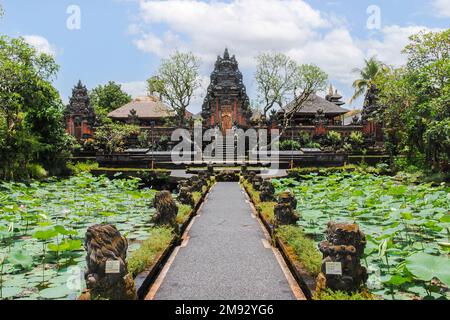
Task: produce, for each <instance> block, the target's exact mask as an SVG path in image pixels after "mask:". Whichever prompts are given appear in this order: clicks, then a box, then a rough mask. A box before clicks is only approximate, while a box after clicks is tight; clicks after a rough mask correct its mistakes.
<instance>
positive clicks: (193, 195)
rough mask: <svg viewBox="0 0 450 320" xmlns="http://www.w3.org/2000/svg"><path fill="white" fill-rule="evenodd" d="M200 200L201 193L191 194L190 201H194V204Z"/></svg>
mask: <svg viewBox="0 0 450 320" xmlns="http://www.w3.org/2000/svg"><path fill="white" fill-rule="evenodd" d="M201 198H202V193H201V192H192V199H194V203H195V204H197V203H198V202H199V201H200V199H201Z"/></svg>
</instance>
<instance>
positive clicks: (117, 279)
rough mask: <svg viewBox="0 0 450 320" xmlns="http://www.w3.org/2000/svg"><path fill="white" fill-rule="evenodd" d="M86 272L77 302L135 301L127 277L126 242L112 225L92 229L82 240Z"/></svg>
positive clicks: (133, 291)
mask: <svg viewBox="0 0 450 320" xmlns="http://www.w3.org/2000/svg"><path fill="white" fill-rule="evenodd" d="M84 248H85V250H86V252H87V254H86V264H87V271H86V272H85V279H86V286H87V289H88V291H87V292H85V293H84V294H83V295H82V296H81V297H80V300H97V299H107V300H136V299H137V294H136V288H135V285H134V280H133V277H132V276H131V275H130V274H129V273H128V265H127V261H126V258H127V249H128V241H127V239H126V238H125V237H123V236H122V235H121V234H120V232H119V231H118V230H117V229H116V227H115V226H113V225H107V224H106V225H94V226H92V227H90V228H89V229H88V230H87V232H86V236H85V240H84Z"/></svg>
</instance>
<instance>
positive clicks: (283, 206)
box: [275, 191, 299, 227]
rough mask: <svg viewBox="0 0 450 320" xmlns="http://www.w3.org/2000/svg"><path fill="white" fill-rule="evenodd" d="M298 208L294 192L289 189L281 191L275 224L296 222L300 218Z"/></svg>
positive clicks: (276, 207)
mask: <svg viewBox="0 0 450 320" xmlns="http://www.w3.org/2000/svg"><path fill="white" fill-rule="evenodd" d="M296 208H297V200H296V199H295V197H294V196H293V195H292V193H291V192H289V191H285V192H283V193H281V194H280V195H279V196H278V203H277V204H276V206H275V226H276V227H277V226H280V225H289V224H296V223H297V221H298V219H299V216H298V214H297V212H296V211H295V210H296Z"/></svg>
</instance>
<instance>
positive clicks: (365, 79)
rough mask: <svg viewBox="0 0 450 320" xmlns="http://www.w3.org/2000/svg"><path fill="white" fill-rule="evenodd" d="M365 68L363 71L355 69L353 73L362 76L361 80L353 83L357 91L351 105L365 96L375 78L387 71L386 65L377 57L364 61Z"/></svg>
mask: <svg viewBox="0 0 450 320" xmlns="http://www.w3.org/2000/svg"><path fill="white" fill-rule="evenodd" d="M364 63H365V66H364V68H362V69H359V68H355V69H353V72H358V73H359V74H360V76H361V78H360V79H357V80H355V82H353V88H354V89H355V93H354V94H353V97H352V98H351V99H350V104H351V103H353V101H355V100H356V99H358V98H359V97H361V96H362V95H364V94H365V93H366V91H367V89H368V88H370V85H371V84H372V83H373V81H374V80H375V78H376V77H377V76H378V75H379V74H380V73H381V72H383V71H384V70H386V65H385V64H384V63H382V62H381V61H379V60H377V59H376V57H375V56H373V57H371V58H370V59H364Z"/></svg>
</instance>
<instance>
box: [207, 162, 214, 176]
mask: <svg viewBox="0 0 450 320" xmlns="http://www.w3.org/2000/svg"><path fill="white" fill-rule="evenodd" d="M208 174H209V176H210V177H212V176H214V166H213V165H212V164H208Z"/></svg>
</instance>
